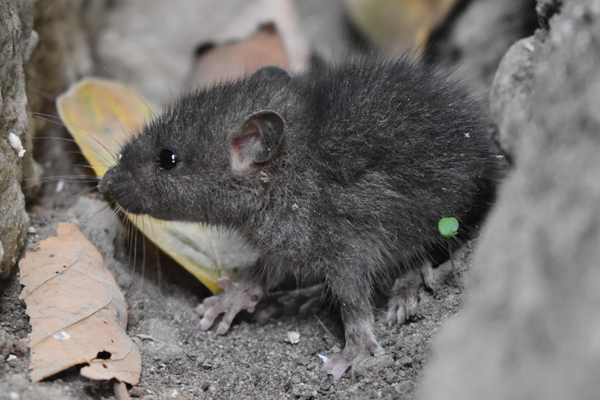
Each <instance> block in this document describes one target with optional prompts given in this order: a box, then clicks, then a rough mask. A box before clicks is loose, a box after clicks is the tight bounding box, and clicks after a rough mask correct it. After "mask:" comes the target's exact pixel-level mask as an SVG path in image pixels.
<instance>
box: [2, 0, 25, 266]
mask: <svg viewBox="0 0 600 400" xmlns="http://www.w3.org/2000/svg"><path fill="white" fill-rule="evenodd" d="M30 18H31V10H29V9H28V7H23V6H21V4H20V2H18V1H15V0H2V1H0V60H1V61H0V278H5V277H7V276H8V274H9V273H10V271H11V269H12V266H13V265H14V264H15V262H16V260H17V257H18V254H19V250H20V249H21V248H22V246H23V244H24V240H25V235H26V232H25V228H26V226H27V225H28V223H29V217H28V216H27V213H26V212H25V199H24V197H23V193H22V192H21V187H20V179H21V164H22V162H23V158H21V157H19V155H18V154H19V152H18V151H17V150H15V148H14V147H13V145H11V143H10V141H9V136H10V134H11V133H12V134H13V137H15V136H16V137H18V138H19V141H20V142H21V145H24V144H25V143H26V140H27V129H28V126H27V114H26V112H25V107H26V105H27V98H26V96H25V78H24V74H23V54H24V53H25V51H26V40H27V37H24V36H23V30H22V26H23V24H25V25H26V24H27V21H26V20H27V19H30ZM24 20H25V21H24Z"/></svg>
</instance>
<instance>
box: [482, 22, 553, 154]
mask: <svg viewBox="0 0 600 400" xmlns="http://www.w3.org/2000/svg"><path fill="white" fill-rule="evenodd" d="M544 37H545V34H544V31H542V30H540V31H538V33H537V34H536V35H534V36H530V37H528V38H525V39H521V40H520V41H518V42H517V43H516V44H515V45H513V46H511V48H510V49H509V50H508V52H507V53H506V55H505V56H504V58H502V61H501V62H500V65H499V66H498V71H496V75H495V77H494V81H493V83H492V89H491V91H490V96H489V101H490V116H491V119H492V120H493V121H494V124H495V126H494V128H495V129H494V131H493V137H494V140H495V141H496V144H497V145H498V147H499V148H500V149H501V150H502V152H503V154H504V155H505V156H506V159H507V160H508V161H509V162H510V163H511V164H513V163H514V159H515V152H516V150H517V148H518V141H519V133H520V132H521V124H522V123H524V122H525V121H526V120H527V118H528V116H529V114H530V112H531V105H532V102H531V100H532V99H531V95H532V91H533V88H532V85H533V79H532V78H533V73H534V69H535V68H534V66H535V65H536V61H537V58H538V57H539V54H540V48H541V45H542V41H543V40H544Z"/></svg>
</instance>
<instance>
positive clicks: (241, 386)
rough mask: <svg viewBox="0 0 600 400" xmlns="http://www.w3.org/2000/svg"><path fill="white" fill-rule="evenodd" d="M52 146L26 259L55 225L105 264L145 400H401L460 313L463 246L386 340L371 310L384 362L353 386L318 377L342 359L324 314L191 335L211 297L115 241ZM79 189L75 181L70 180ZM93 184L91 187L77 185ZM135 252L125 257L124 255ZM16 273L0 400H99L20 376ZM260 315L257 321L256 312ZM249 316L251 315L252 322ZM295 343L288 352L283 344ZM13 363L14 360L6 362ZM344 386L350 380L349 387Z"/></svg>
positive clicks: (73, 151)
mask: <svg viewBox="0 0 600 400" xmlns="http://www.w3.org/2000/svg"><path fill="white" fill-rule="evenodd" d="M54 134H55V136H56V137H58V139H37V140H36V142H35V146H36V148H37V149H42V148H43V149H44V150H43V151H38V152H37V153H36V159H37V160H38V162H40V163H41V164H42V166H43V167H44V169H45V176H46V177H47V178H46V179H47V182H46V183H44V185H43V186H42V188H41V191H40V193H39V196H38V199H37V200H36V202H35V203H32V204H29V212H30V217H31V220H32V225H31V228H30V233H29V241H28V245H27V250H31V249H32V248H33V246H34V245H35V243H37V242H39V241H41V240H44V239H46V238H48V237H50V236H54V235H55V234H56V227H57V225H58V223H59V222H72V223H75V224H76V225H77V226H78V227H79V228H80V229H81V230H82V232H83V233H84V234H85V235H86V236H87V237H88V238H89V239H90V241H92V242H93V243H94V244H95V245H96V246H97V248H98V249H99V250H100V252H101V253H102V254H103V256H104V258H105V263H106V265H107V266H108V268H109V269H110V270H111V272H112V273H113V274H114V276H115V278H116V280H117V283H118V284H119V286H120V287H121V289H122V290H123V292H124V293H125V296H126V299H127V306H128V310H129V313H130V315H129V323H128V334H129V336H130V337H131V338H132V339H133V340H134V342H135V343H136V344H137V346H138V347H139V349H140V352H141V354H142V363H143V371H142V377H141V382H140V385H139V386H138V387H134V388H132V389H131V390H130V391H129V393H130V395H131V396H132V397H137V398H143V399H188V398H190V399H191V398H206V399H237V398H249V399H286V398H305V399H308V398H318V399H321V398H322V399H411V398H412V397H413V394H414V391H415V388H416V387H417V385H418V384H419V381H420V379H421V372H422V369H423V366H424V364H425V363H426V362H427V359H428V356H429V353H430V343H431V339H432V336H433V335H434V334H435V332H436V330H437V329H438V328H439V326H440V325H441V324H442V323H443V322H444V320H445V319H447V318H449V317H450V316H452V315H454V314H455V313H457V312H458V311H459V309H460V307H461V304H462V303H463V296H464V293H463V290H462V289H461V288H462V287H463V282H464V279H465V276H466V275H467V274H468V271H469V268H470V257H471V250H472V247H473V242H471V243H468V244H467V245H465V246H464V247H463V248H462V249H461V250H459V251H458V252H456V254H455V261H456V266H457V270H458V275H459V279H460V282H459V284H458V285H456V283H455V282H454V278H453V275H452V270H451V267H450V264H449V262H446V263H444V264H442V265H440V266H438V267H437V268H436V269H435V270H434V279H435V290H434V291H428V290H425V289H421V292H420V303H419V311H418V314H417V316H416V317H415V318H413V319H411V320H410V321H409V322H408V323H406V324H405V325H403V326H401V327H398V326H396V327H394V328H392V329H388V328H387V326H386V323H385V311H386V304H385V299H382V301H381V302H380V303H378V305H377V310H376V323H375V333H376V336H377V338H378V340H379V343H380V344H381V346H382V347H383V349H384V350H385V354H383V355H382V356H379V357H373V358H370V359H368V360H366V361H365V362H363V364H361V366H360V367H359V368H358V369H357V370H356V371H354V374H351V373H346V374H345V375H344V376H343V377H342V379H340V380H339V381H337V382H334V381H333V378H332V377H331V376H330V375H327V374H326V373H325V372H323V371H322V370H321V369H322V366H323V360H322V358H321V355H330V354H332V353H334V352H337V351H340V350H341V349H342V348H343V333H342V326H341V323H340V322H339V321H338V320H337V319H336V318H335V317H332V316H331V315H330V314H329V312H328V310H327V308H326V307H321V308H319V309H315V310H313V311H311V312H309V313H306V314H305V315H293V314H294V313H293V312H292V310H283V311H282V312H281V313H280V314H281V315H277V316H275V317H274V318H272V319H270V320H268V321H266V322H264V321H261V322H262V323H259V322H258V321H257V320H256V318H254V316H253V315H249V314H246V315H243V316H242V317H241V318H238V320H236V322H235V323H234V324H233V326H232V329H231V330H230V332H229V333H228V334H226V335H224V336H219V335H217V334H215V333H214V332H211V331H208V332H202V331H200V330H199V327H198V326H199V320H200V318H199V317H198V315H197V314H196V313H195V312H194V308H195V307H196V306H197V305H198V304H199V303H200V302H201V300H202V299H203V298H204V297H205V296H207V295H209V292H208V291H207V290H206V289H205V288H204V287H203V286H202V285H201V284H200V283H199V282H197V281H196V280H195V278H193V277H192V276H191V275H190V274H189V273H188V272H187V271H185V270H184V269H183V268H181V267H179V266H178V265H176V264H175V263H174V262H172V261H171V260H170V259H168V257H167V256H165V255H164V254H160V253H159V251H158V250H156V249H155V248H154V247H153V246H152V245H151V244H149V243H147V242H146V243H144V242H143V240H142V239H141V238H140V237H139V236H137V237H136V236H135V235H134V234H132V233H128V232H126V231H125V228H124V226H123V224H122V223H121V221H119V219H118V218H116V217H115V215H114V213H113V211H112V210H111V209H110V208H109V207H108V205H107V203H106V201H105V200H104V199H103V198H101V196H99V195H98V194H97V191H96V190H95V189H94V182H93V181H94V179H93V178H91V177H90V176H89V175H85V172H84V171H85V169H84V168H83V167H80V166H81V165H83V164H85V160H84V159H83V158H82V156H81V155H79V150H78V149H77V148H76V146H75V145H74V144H72V143H70V142H69V141H65V140H63V139H65V138H68V134H67V133H66V131H65V130H64V129H62V127H60V126H57V127H56V128H55V132H54ZM77 177H79V178H77ZM86 181H91V182H86ZM132 243H134V244H135V246H131V244H132ZM21 290H22V287H21V285H20V284H19V282H18V273H17V271H15V273H14V274H13V275H12V276H11V277H10V279H9V280H7V281H5V282H2V286H0V353H1V354H2V358H3V359H4V360H9V361H6V362H0V400H4V399H36V400H42V399H104V398H106V399H109V398H115V397H114V392H113V388H112V384H111V383H109V382H93V381H89V380H87V379H84V378H82V377H80V376H79V373H78V370H77V368H72V369H71V370H68V371H66V372H64V373H61V374H59V375H58V376H56V377H54V378H52V379H49V380H47V381H45V382H42V383H40V384H35V385H34V384H31V382H29V379H28V376H27V367H28V362H29V356H28V349H27V344H26V338H27V335H28V333H29V332H30V326H29V319H28V317H27V315H26V313H25V306H24V303H23V302H22V301H20V300H19V299H18V296H19V294H20V292H21ZM257 313H259V311H257ZM257 313H255V314H257ZM291 332H297V333H299V335H300V339H299V341H298V343H297V344H292V343H290V340H289V339H288V335H289V334H290V333H291ZM11 355H13V356H14V357H11ZM353 375H354V376H353Z"/></svg>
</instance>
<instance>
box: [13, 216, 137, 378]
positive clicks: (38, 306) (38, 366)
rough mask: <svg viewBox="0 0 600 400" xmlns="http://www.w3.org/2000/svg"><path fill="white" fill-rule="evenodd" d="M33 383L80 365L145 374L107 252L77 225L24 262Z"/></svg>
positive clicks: (93, 373) (88, 372) (63, 227)
mask: <svg viewBox="0 0 600 400" xmlns="http://www.w3.org/2000/svg"><path fill="white" fill-rule="evenodd" d="M19 268H20V273H21V284H23V285H24V286H25V287H24V288H23V292H22V293H21V296H20V298H21V299H23V300H25V304H26V305H27V314H29V317H30V321H31V326H32V330H31V333H30V334H29V340H30V342H29V348H30V349H31V361H30V364H29V371H30V376H31V379H32V380H33V381H34V382H38V381H41V380H42V379H45V378H48V377H50V376H52V375H54V374H56V373H58V372H60V371H63V370H65V369H67V368H70V367H72V366H75V365H80V364H88V366H85V367H83V368H82V369H81V375H83V376H85V377H87V378H90V379H96V380H108V379H116V380H118V381H121V382H126V383H129V384H132V385H135V384H137V383H138V381H139V378H140V373H141V368H142V366H141V357H140V353H139V351H138V349H137V347H136V346H135V344H134V343H133V342H132V341H131V339H130V338H129V337H128V336H127V334H126V333H125V328H126V324H127V309H126V305H125V298H124V296H123V294H122V293H121V291H120V290H119V288H118V286H117V283H116V282H115V279H114V278H113V276H112V274H111V273H110V271H108V269H106V267H105V266H104V263H103V261H102V256H101V255H100V253H99V252H98V250H97V249H96V247H94V245H93V244H92V243H90V242H89V241H88V240H87V238H86V237H85V236H84V235H83V233H81V231H80V230H79V229H78V228H77V227H76V226H75V225H73V224H68V223H61V224H59V225H58V229H57V236H56V237H52V238H49V239H46V240H44V241H42V242H41V243H39V251H37V252H29V253H27V254H26V256H25V258H24V259H22V260H21V261H20V262H19Z"/></svg>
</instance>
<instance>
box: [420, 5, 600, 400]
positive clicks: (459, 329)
mask: <svg viewBox="0 0 600 400" xmlns="http://www.w3.org/2000/svg"><path fill="white" fill-rule="evenodd" d="M516 46H522V43H519V44H517V45H516ZM536 51H537V50H536ZM517 53H518V51H517ZM534 70H535V73H534V74H533V76H532V77H531V79H532V82H531V83H530V84H531V89H532V94H531V99H530V104H529V110H530V111H529V114H528V118H526V119H525V121H523V123H522V124H521V130H522V132H521V138H520V140H519V144H518V147H519V148H518V150H517V152H516V155H517V163H516V168H515V170H514V172H513V174H512V176H511V177H510V178H509V179H508V181H507V182H506V183H505V184H504V186H503V187H502V188H501V191H500V194H499V199H498V204H497V207H496V208H495V210H494V212H493V213H492V215H491V218H490V220H489V221H488V223H487V224H486V226H485V228H484V230H483V234H482V237H481V241H480V247H479V249H478V250H477V253H476V256H475V260H474V266H473V274H474V275H473V276H472V279H471V281H470V287H468V289H467V290H468V298H467V300H466V302H465V308H464V309H463V310H462V311H461V313H460V314H459V315H458V316H457V317H456V318H454V319H452V320H450V321H449V322H448V323H447V324H446V325H445V326H443V327H442V328H441V329H440V330H439V334H438V336H437V337H436V338H435V339H434V345H433V350H432V352H433V356H432V359H431V362H430V364H429V366H428V367H427V368H426V371H425V378H424V380H423V381H422V385H421V388H420V393H419V396H418V398H421V399H433V400H435V399H463V400H464V399H467V400H469V399H593V398H597V397H598V393H600V379H598V377H599V376H600V323H599V321H600V269H599V268H598V264H599V260H600V246H599V243H600V212H599V207H600V178H599V177H600V157H598V154H600V136H599V132H600V112H599V111H600V109H599V105H600V89H599V88H600V2H599V1H594V2H592V1H584V0H572V1H569V2H566V3H565V5H564V7H563V9H562V10H561V11H560V13H559V14H556V15H555V16H554V17H553V18H551V19H550V31H549V33H548V37H547V39H546V40H545V42H544V43H543V44H542V46H541V49H540V55H539V61H537V62H536V64H535V66H534ZM527 79H529V78H527ZM524 84H526V85H529V83H524ZM507 118H508V117H507ZM521 118H522V117H521V116H519V115H515V119H517V120H520V119H521Z"/></svg>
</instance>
